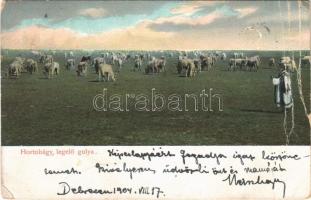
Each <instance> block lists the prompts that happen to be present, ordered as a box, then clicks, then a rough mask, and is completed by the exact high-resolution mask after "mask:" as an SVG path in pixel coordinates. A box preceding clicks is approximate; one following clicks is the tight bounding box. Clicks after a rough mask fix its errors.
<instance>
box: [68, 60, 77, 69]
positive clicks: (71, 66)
mask: <svg viewBox="0 0 311 200" xmlns="http://www.w3.org/2000/svg"><path fill="white" fill-rule="evenodd" d="M74 67H75V59H73V58H70V59H68V60H67V62H66V69H67V70H72V69H74Z"/></svg>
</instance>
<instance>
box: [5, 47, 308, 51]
mask: <svg viewBox="0 0 311 200" xmlns="http://www.w3.org/2000/svg"><path fill="white" fill-rule="evenodd" d="M3 50H28V51H81V50H82V51H311V49H282V50H279V49H193V50H189V49H188V50H185V49H154V50H151V49H149V50H146V49H27V48H25V49H11V48H1V51H3Z"/></svg>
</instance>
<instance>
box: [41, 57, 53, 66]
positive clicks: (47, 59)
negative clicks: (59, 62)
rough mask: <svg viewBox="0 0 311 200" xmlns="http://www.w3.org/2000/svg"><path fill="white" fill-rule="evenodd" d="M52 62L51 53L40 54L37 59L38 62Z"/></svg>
mask: <svg viewBox="0 0 311 200" xmlns="http://www.w3.org/2000/svg"><path fill="white" fill-rule="evenodd" d="M52 62H54V59H53V56H52V55H42V56H41V57H40V59H39V63H42V64H43V63H52Z"/></svg>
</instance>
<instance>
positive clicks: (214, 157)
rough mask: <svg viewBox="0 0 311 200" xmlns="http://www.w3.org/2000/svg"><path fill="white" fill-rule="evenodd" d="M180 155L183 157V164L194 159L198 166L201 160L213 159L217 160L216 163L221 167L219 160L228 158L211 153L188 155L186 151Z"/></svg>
mask: <svg viewBox="0 0 311 200" xmlns="http://www.w3.org/2000/svg"><path fill="white" fill-rule="evenodd" d="M180 155H181V158H182V162H183V164H186V158H194V159H195V163H196V164H199V161H198V160H199V158H207V159H208V158H212V159H216V163H217V164H218V165H220V161H219V159H220V158H227V156H225V155H224V154H221V153H213V152H209V153H207V154H196V153H187V152H186V151H185V150H180Z"/></svg>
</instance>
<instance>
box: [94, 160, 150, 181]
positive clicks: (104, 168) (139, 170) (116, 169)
mask: <svg viewBox="0 0 311 200" xmlns="http://www.w3.org/2000/svg"><path fill="white" fill-rule="evenodd" d="M95 167H96V168H97V169H98V173H114V172H116V173H121V172H127V173H129V174H130V178H131V179H133V173H145V172H151V173H153V174H155V173H156V170H154V169H151V168H149V167H128V166H127V164H126V163H123V165H122V167H121V168H120V167H109V165H108V164H106V165H105V166H102V165H101V164H99V163H96V164H95Z"/></svg>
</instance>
